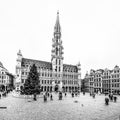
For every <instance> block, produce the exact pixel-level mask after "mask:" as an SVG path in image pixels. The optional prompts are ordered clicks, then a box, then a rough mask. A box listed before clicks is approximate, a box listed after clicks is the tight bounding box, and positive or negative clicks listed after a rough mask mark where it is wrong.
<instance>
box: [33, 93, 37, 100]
mask: <svg viewBox="0 0 120 120" xmlns="http://www.w3.org/2000/svg"><path fill="white" fill-rule="evenodd" d="M33 100H34V101H36V100H37V99H36V93H34V97H33Z"/></svg>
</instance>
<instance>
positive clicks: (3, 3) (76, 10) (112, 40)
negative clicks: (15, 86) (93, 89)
mask: <svg viewBox="0 0 120 120" xmlns="http://www.w3.org/2000/svg"><path fill="white" fill-rule="evenodd" d="M58 10H59V13H60V24H61V28H62V41H63V47H64V63H66V64H73V65H76V64H77V63H78V62H79V61H80V63H81V68H82V78H83V77H84V74H85V73H86V71H89V70H90V69H95V70H96V69H100V68H101V69H105V68H109V69H113V68H114V66H115V65H118V66H120V0H0V61H1V62H2V63H3V65H4V66H5V67H6V68H7V69H8V70H9V72H11V73H13V74H15V65H16V58H17V52H18V50H19V49H20V50H21V52H22V55H23V57H25V58H30V59H37V60H43V61H48V62H50V61H51V49H52V38H53V30H54V25H55V21H56V14H57V11H58Z"/></svg>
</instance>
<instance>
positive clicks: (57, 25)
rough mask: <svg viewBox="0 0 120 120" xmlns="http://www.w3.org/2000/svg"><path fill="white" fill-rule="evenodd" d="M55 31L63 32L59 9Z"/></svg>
mask: <svg viewBox="0 0 120 120" xmlns="http://www.w3.org/2000/svg"><path fill="white" fill-rule="evenodd" d="M54 32H61V27H60V22H59V11H57V19H56V24H55V27H54Z"/></svg>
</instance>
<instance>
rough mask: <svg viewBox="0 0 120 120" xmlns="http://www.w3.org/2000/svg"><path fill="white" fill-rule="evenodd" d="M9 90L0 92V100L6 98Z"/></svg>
mask: <svg viewBox="0 0 120 120" xmlns="http://www.w3.org/2000/svg"><path fill="white" fill-rule="evenodd" d="M10 91H11V90H7V91H2V92H1V91H0V99H1V97H2V96H3V97H6V96H7V94H8V93H9V92H10Z"/></svg>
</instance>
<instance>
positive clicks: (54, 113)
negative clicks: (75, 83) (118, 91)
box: [0, 93, 120, 120]
mask: <svg viewBox="0 0 120 120" xmlns="http://www.w3.org/2000/svg"><path fill="white" fill-rule="evenodd" d="M105 97H106V96H104V95H96V97H95V99H94V98H92V97H91V96H89V94H85V96H84V95H83V94H80V96H78V97H74V98H72V97H71V95H70V94H68V95H67V96H66V97H64V96H63V100H58V94H55V93H53V101H50V98H48V101H47V102H46V103H44V101H43V97H39V98H38V99H37V101H33V100H32V99H26V98H25V99H20V98H19V97H15V96H14V95H13V93H10V94H9V95H8V96H7V97H6V98H2V99H0V107H7V108H6V109H0V120H118V117H119V115H120V97H119V96H117V97H118V100H117V103H114V102H110V103H109V105H108V106H106V105H105V102H104V99H105Z"/></svg>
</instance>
